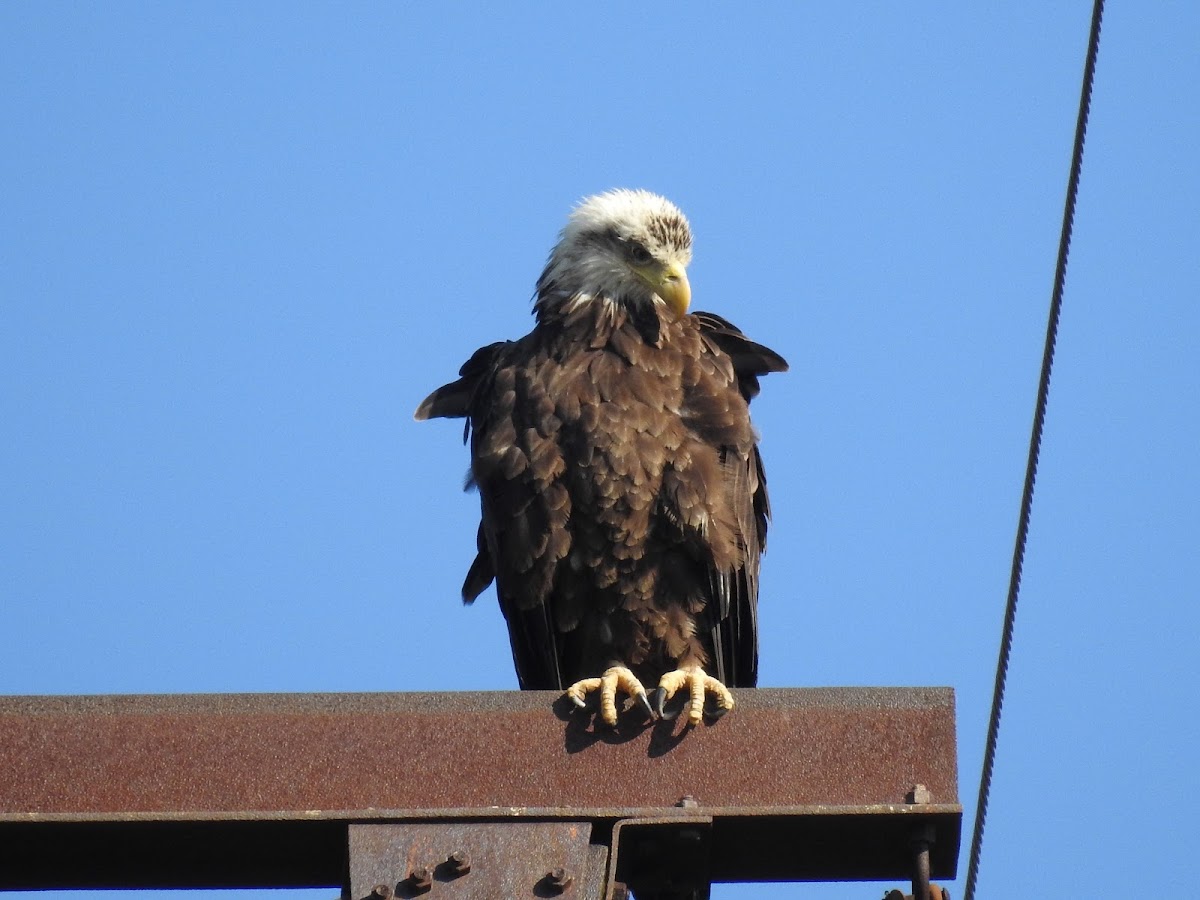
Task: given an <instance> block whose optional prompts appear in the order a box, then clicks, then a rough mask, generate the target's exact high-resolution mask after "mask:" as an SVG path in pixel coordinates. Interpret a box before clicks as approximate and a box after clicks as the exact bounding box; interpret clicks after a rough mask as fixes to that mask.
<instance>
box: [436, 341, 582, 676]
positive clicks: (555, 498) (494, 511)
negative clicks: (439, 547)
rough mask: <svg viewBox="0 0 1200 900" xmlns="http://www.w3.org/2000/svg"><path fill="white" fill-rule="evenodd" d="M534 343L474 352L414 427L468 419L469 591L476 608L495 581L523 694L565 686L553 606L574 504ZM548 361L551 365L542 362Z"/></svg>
mask: <svg viewBox="0 0 1200 900" xmlns="http://www.w3.org/2000/svg"><path fill="white" fill-rule="evenodd" d="M535 346H536V342H535V341H533V340H531V338H530V337H527V338H525V339H523V340H521V341H504V342H500V343H496V344H492V345H490V346H488V347H484V348H481V349H480V350H478V351H476V352H475V354H474V355H473V356H472V357H471V359H470V360H468V361H467V363H466V364H465V365H464V366H463V368H462V370H461V371H460V373H459V374H460V375H461V376H462V377H460V378H459V379H458V380H457V381H455V382H452V383H451V384H448V385H445V386H443V387H440V388H438V389H437V390H436V391H434V392H433V393H432V394H430V395H429V397H427V398H426V399H425V400H424V402H422V404H421V405H420V406H419V407H418V409H417V413H416V418H417V419H427V418H436V417H447V418H460V417H465V418H466V419H467V424H466V427H465V429H464V432H463V439H464V440H467V439H468V438H469V439H470V442H471V460H472V469H471V473H470V474H469V475H468V478H467V487H468V488H470V487H477V488H478V489H479V491H480V499H481V504H480V505H481V515H480V522H479V530H478V534H477V537H476V544H477V551H478V552H477V554H476V556H475V560H474V561H473V562H472V563H471V567H470V569H469V570H468V572H467V577H466V580H465V581H464V582H463V588H462V597H463V602H465V603H472V602H474V600H475V598H476V597H478V596H479V595H480V594H481V593H483V591H484V590H486V589H487V587H488V585H490V584H491V583H492V581H493V580H494V581H496V582H497V594H498V597H499V601H500V608H501V610H502V612H503V613H504V617H505V620H506V622H507V624H508V630H509V639H510V643H511V645H512V652H513V662H514V665H515V667H516V671H517V678H518V681H519V682H520V685H521V687H522V688H523V689H525V690H542V689H561V688H562V687H564V686H565V685H564V682H563V676H562V674H561V672H560V666H559V662H560V659H561V658H562V651H561V649H560V646H559V644H560V637H561V635H560V632H559V629H558V628H556V627H555V626H554V625H553V622H552V611H551V608H550V606H549V604H548V603H547V602H546V601H547V600H548V598H549V594H550V591H551V587H552V581H553V572H554V567H555V566H554V564H555V563H556V562H557V560H558V558H560V557H561V554H562V550H561V549H560V548H561V547H562V546H563V542H564V541H565V540H566V537H567V535H566V516H567V512H568V507H567V504H568V498H567V495H566V491H565V490H564V489H563V488H562V487H561V486H560V485H556V484H555V480H556V474H557V473H558V472H560V471H561V467H562V459H561V450H560V449H559V448H558V447H557V445H556V441H555V430H556V422H555V419H554V416H553V407H552V404H550V403H549V402H548V400H547V398H546V396H545V392H544V389H542V390H539V389H538V385H537V382H536V380H535V379H533V378H532V377H531V370H532V369H536V367H537V365H538V362H539V359H538V358H537V356H536V352H535ZM542 361H544V359H543V360H542Z"/></svg>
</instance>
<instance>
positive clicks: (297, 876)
mask: <svg viewBox="0 0 1200 900" xmlns="http://www.w3.org/2000/svg"><path fill="white" fill-rule="evenodd" d="M735 695H736V697H737V709H736V710H734V712H733V713H731V714H730V715H728V716H726V717H725V718H723V719H722V720H721V721H720V722H718V723H716V724H715V725H711V726H708V725H706V726H702V727H700V728H698V729H694V730H687V729H685V728H684V727H683V725H682V723H680V722H678V721H676V722H659V723H654V724H651V723H636V722H626V723H623V724H622V725H621V726H620V727H619V728H618V729H617V730H615V731H612V730H609V729H606V728H605V727H603V726H597V725H596V724H595V723H594V722H593V721H592V720H591V718H590V717H589V716H587V715H584V714H580V713H572V712H571V710H570V709H569V708H568V705H566V704H564V703H562V702H561V701H560V700H559V698H558V697H557V695H555V694H552V693H540V692H529V693H517V692H511V693H483V694H303V695H277V694H276V695H219V696H207V695H183V696H110V697H11V698H0V888H64V887H79V886H89V887H120V886H178V887H187V886H204V885H209V886H268V885H276V886H299V885H313V886H319V885H330V886H343V885H345V886H348V882H347V878H348V875H347V872H348V855H347V854H348V850H347V845H348V829H349V826H350V825H351V824H355V823H359V824H370V823H377V824H383V823H391V824H403V823H434V824H437V823H441V824H449V823H469V822H477V823H486V822H555V821H559V822H566V821H572V822H586V823H590V826H591V829H592V833H593V834H594V835H595V836H594V837H593V838H592V841H593V843H604V842H605V841H606V840H609V839H611V835H612V833H613V831H614V830H617V829H616V828H615V826H616V825H617V824H618V823H619V822H621V821H623V820H629V819H656V818H662V817H664V816H665V817H668V818H670V817H677V818H679V819H681V820H684V821H686V820H687V818H688V817H695V818H698V819H700V818H703V819H704V820H705V821H707V820H710V819H711V823H712V824H711V835H710V839H711V854H710V856H709V859H708V862H709V864H710V867H711V876H712V878H713V879H714V880H716V881H757V880H834V879H906V878H907V877H909V876H910V875H911V863H912V844H911V840H912V836H913V834H914V833H917V830H918V829H923V828H926V826H928V829H927V830H928V833H929V834H931V836H932V842H931V844H930V869H931V872H932V875H933V876H934V877H951V876H953V874H954V871H955V867H956V865H957V858H958V850H959V829H960V820H961V807H960V806H959V804H958V795H957V773H956V760H955V756H956V749H955V737H954V697H953V692H952V691H951V690H949V689H942V688H928V689H927V688H916V689H900V688H894V689H838V688H817V689H787V690H781V689H780V690H777V689H758V690H742V691H736V692H735ZM918 783H919V784H921V785H924V787H925V788H926V789H927V793H925V792H922V793H921V796H920V797H919V798H917V802H911V801H912V799H913V797H912V796H911V794H912V789H913V786H914V785H915V784H918ZM906 794H909V795H910V796H909V798H908V799H909V801H910V802H906ZM684 795H689V796H691V797H694V798H695V800H696V805H695V806H678V805H677V804H678V803H679V801H680V798H682V797H683V796H684ZM926 801H927V802H926ZM629 831H630V833H631V834H632V833H634V832H635V831H636V829H629ZM922 833H924V832H922Z"/></svg>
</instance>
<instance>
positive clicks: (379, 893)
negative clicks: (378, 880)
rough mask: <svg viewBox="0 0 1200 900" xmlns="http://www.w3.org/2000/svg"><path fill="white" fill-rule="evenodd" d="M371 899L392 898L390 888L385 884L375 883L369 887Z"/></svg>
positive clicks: (382, 899) (390, 899) (383, 899)
mask: <svg viewBox="0 0 1200 900" xmlns="http://www.w3.org/2000/svg"><path fill="white" fill-rule="evenodd" d="M371 898H372V900H392V889H391V888H390V887H388V886H387V885H386V884H377V885H375V887H373V888H371Z"/></svg>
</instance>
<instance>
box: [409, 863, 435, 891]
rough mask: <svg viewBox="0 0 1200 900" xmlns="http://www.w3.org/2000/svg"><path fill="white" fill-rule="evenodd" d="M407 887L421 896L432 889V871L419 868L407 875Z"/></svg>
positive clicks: (427, 868) (425, 867) (424, 867)
mask: <svg viewBox="0 0 1200 900" xmlns="http://www.w3.org/2000/svg"><path fill="white" fill-rule="evenodd" d="M408 883H409V886H410V887H412V889H413V890H414V891H416V892H417V893H418V894H423V893H425V892H426V891H427V890H429V889H430V888H431V887H433V869H431V868H429V866H419V867H418V868H415V869H413V870H412V872H410V873H409V875H408Z"/></svg>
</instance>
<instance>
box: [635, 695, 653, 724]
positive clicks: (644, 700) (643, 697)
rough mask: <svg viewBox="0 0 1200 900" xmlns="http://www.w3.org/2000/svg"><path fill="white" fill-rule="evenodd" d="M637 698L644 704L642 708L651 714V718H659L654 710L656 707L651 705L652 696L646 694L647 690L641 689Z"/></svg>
mask: <svg viewBox="0 0 1200 900" xmlns="http://www.w3.org/2000/svg"><path fill="white" fill-rule="evenodd" d="M637 698H638V703H640V704H641V705H642V709H643V710H645V711H646V714H647V715H648V716H650V718H651V719H657V718H658V715H657V714H656V713H655V712H654V707H653V706H651V705H650V698H649V697H647V696H646V692H645V691H639V692H638V695H637Z"/></svg>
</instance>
